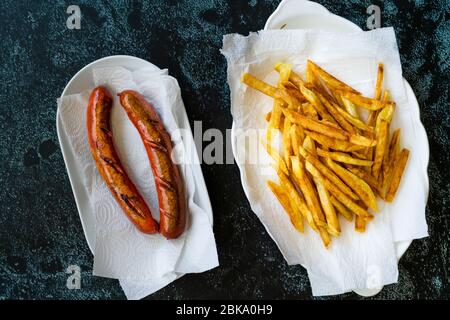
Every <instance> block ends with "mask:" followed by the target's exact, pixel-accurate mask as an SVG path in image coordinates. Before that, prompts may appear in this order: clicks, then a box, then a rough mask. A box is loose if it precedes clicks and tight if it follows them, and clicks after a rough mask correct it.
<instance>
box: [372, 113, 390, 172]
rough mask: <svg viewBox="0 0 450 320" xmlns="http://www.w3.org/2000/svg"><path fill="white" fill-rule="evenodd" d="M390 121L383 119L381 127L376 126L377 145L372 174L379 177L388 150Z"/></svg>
mask: <svg viewBox="0 0 450 320" xmlns="http://www.w3.org/2000/svg"><path fill="white" fill-rule="evenodd" d="M388 130H389V123H388V122H387V121H384V120H381V122H380V124H379V127H377V128H376V130H375V133H376V138H377V146H376V148H375V156H374V162H373V166H372V175H373V176H374V177H375V179H378V177H379V175H380V170H381V164H382V163H383V157H384V153H385V152H386V145H387V137H388V133H389V132H388Z"/></svg>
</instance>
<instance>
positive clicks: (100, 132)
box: [87, 87, 158, 233]
mask: <svg viewBox="0 0 450 320" xmlns="http://www.w3.org/2000/svg"><path fill="white" fill-rule="evenodd" d="M112 102H113V100H112V97H111V95H110V94H109V92H108V91H107V90H106V88H104V87H97V88H95V89H94V90H93V91H92V93H91V96H90V98H89V105H88V109H87V129H88V140H89V145H90V149H91V153H92V156H93V157H94V161H95V164H96V166H97V168H98V171H99V172H100V175H101V176H102V178H103V180H104V181H105V183H106V185H107V186H108V188H109V190H110V191H111V193H112V195H113V196H114V198H115V199H116V201H117V202H118V204H119V205H120V207H121V208H122V209H123V211H124V212H125V213H126V215H127V216H128V218H129V219H130V220H131V222H132V223H133V224H134V225H135V226H136V227H137V228H138V229H139V230H140V231H142V232H144V233H157V232H158V222H157V221H156V220H154V219H153V217H152V215H151V212H150V209H149V208H148V206H147V204H146V203H145V201H144V199H143V198H142V196H141V195H140V193H139V191H138V190H137V189H136V186H135V185H134V184H133V182H132V181H131V180H130V178H129V177H128V175H127V173H126V172H125V170H124V168H123V166H122V164H121V163H120V159H119V157H118V156H117V153H116V150H115V149H114V144H113V140H112V132H111V126H110V117H111V108H112Z"/></svg>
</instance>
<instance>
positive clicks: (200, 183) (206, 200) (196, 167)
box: [56, 55, 214, 254]
mask: <svg viewBox="0 0 450 320" xmlns="http://www.w3.org/2000/svg"><path fill="white" fill-rule="evenodd" d="M115 59H129V60H134V61H136V62H139V63H142V64H150V65H153V64H152V63H151V62H149V61H147V60H145V59H142V58H139V57H135V56H130V55H111V56H106V57H102V58H99V59H97V60H94V61H92V62H90V63H88V64H87V65H85V66H84V67H82V68H81V69H80V70H78V71H77V72H76V73H75V75H73V76H72V77H71V79H70V80H69V81H68V82H67V84H66V86H65V87H64V89H63V91H62V93H61V95H60V97H59V99H61V98H63V97H64V96H66V95H68V93H67V91H68V89H69V88H70V86H71V85H72V84H73V83H74V82H75V81H77V78H78V77H79V76H80V75H82V74H83V73H84V72H86V71H87V70H88V69H89V68H92V67H93V66H94V65H96V64H99V63H103V62H106V61H108V60H115ZM183 105H184V104H183ZM181 113H182V115H181V119H180V120H181V121H180V122H181V123H180V124H179V126H180V127H184V128H185V129H188V131H189V132H188V139H189V140H191V141H192V144H193V148H192V152H193V153H194V154H193V155H192V156H193V157H194V158H193V159H194V163H192V164H190V166H191V169H192V171H193V172H192V173H193V176H194V181H195V184H196V188H199V189H200V190H198V189H196V192H195V193H194V198H195V197H196V196H197V198H198V199H199V200H200V202H201V203H200V204H199V203H197V205H199V206H200V207H202V209H204V210H205V212H206V213H207V215H208V218H209V220H210V223H211V226H213V222H214V216H213V210H212V205H211V200H210V197H209V193H208V189H207V187H206V182H205V178H204V176H203V171H202V169H201V166H200V161H199V158H198V152H197V147H196V145H195V142H194V139H193V136H192V129H191V126H190V123H189V118H188V116H187V113H186V108H185V107H184V108H183V110H181ZM60 121H61V117H60V110H59V108H58V107H57V110H56V132H57V136H58V142H59V145H60V148H61V153H62V156H63V160H64V165H65V168H66V172H67V176H68V177H69V182H70V186H71V189H72V194H73V196H74V200H75V205H76V207H77V211H78V216H79V218H80V221H81V225H82V228H83V233H84V237H85V239H86V242H87V244H88V247H89V249H90V251H91V253H92V254H94V249H95V244H94V243H95V239H92V238H91V236H90V235H88V231H87V229H88V226H87V224H88V223H87V222H86V221H85V217H84V215H83V214H82V209H81V202H82V200H80V195H79V191H78V190H79V188H77V186H78V185H77V184H76V183H75V182H74V181H75V177H74V175H75V174H74V172H71V170H70V169H69V168H70V167H71V168H73V166H69V164H68V163H69V162H68V155H67V154H68V153H70V152H71V151H70V149H67V147H66V143H67V142H66V143H63V139H67V137H66V135H65V133H63V132H62V131H63V129H62V126H61V123H60ZM94 228H95V224H94ZM94 238H95V237H94Z"/></svg>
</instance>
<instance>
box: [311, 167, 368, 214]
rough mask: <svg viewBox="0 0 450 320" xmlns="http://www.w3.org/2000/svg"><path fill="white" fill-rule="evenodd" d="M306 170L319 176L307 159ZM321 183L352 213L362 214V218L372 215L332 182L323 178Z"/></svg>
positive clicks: (314, 175)
mask: <svg viewBox="0 0 450 320" xmlns="http://www.w3.org/2000/svg"><path fill="white" fill-rule="evenodd" d="M305 168H306V170H307V171H308V172H309V173H311V175H312V176H313V177H318V176H319V177H320V176H321V174H320V172H319V170H317V169H316V168H315V167H314V166H313V165H312V164H311V162H309V161H306V162H305ZM323 183H324V185H325V188H327V190H328V191H330V192H331V194H332V195H333V196H335V197H336V199H338V200H339V201H340V202H341V203H342V204H343V205H344V206H346V207H347V208H349V209H350V210H351V211H352V212H353V213H355V214H356V215H358V216H362V217H364V218H366V217H370V216H372V215H371V214H370V213H369V212H367V210H365V209H364V208H362V207H361V206H359V205H358V204H356V203H355V202H354V201H353V200H352V199H350V198H349V197H348V196H347V195H346V194H345V193H343V192H342V191H341V190H339V188H338V187H336V186H335V185H334V184H333V183H331V182H330V181H329V180H328V179H326V178H323Z"/></svg>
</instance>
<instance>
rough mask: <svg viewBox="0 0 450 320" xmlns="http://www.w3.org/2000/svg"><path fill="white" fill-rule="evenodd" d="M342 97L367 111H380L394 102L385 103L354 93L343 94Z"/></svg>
mask: <svg viewBox="0 0 450 320" xmlns="http://www.w3.org/2000/svg"><path fill="white" fill-rule="evenodd" d="M342 96H343V97H344V98H346V99H348V100H350V101H351V102H352V103H354V104H355V105H357V106H359V107H363V108H365V109H367V110H380V109H381V108H383V107H384V106H385V104H386V105H390V104H392V102H383V101H380V100H375V99H372V98H367V97H363V96H361V95H359V94H355V93H353V92H349V91H346V92H342Z"/></svg>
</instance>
